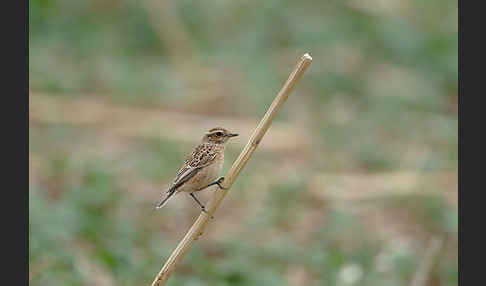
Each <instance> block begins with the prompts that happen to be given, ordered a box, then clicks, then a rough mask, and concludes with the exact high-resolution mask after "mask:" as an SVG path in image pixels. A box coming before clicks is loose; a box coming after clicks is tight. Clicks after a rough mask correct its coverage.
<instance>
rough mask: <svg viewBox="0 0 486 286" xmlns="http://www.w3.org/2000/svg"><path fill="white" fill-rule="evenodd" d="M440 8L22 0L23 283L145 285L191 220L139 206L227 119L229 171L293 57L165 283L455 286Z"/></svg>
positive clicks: (452, 134)
mask: <svg viewBox="0 0 486 286" xmlns="http://www.w3.org/2000/svg"><path fill="white" fill-rule="evenodd" d="M457 11H458V9H457V1H451V0H446V1H438V0H430V1H421V0H407V1H400V0H392V1H380V0H370V1H359V0H345V1H334V0H330V1H310V0H308V1H272V0H269V1H254V0H249V1H221V0H213V1H211V0H209V1H188V0H182V1H155V0H143V1H126V0H125V1H112V0H97V1H94V0H86V1H66V0H65V1H61V0H31V1H30V42H29V44H30V49H29V61H30V64H29V80H30V83H29V85H30V97H29V98H30V99H29V116H30V130H29V132H30V133H29V135H30V138H29V140H30V142H29V148H30V150H29V155H30V164H29V167H30V169H29V182H30V190H29V224H30V238H29V252H30V257H29V262H30V263H29V265H30V267H29V270H30V277H29V279H30V284H31V285H149V284H150V283H151V282H152V280H153V278H154V277H155V275H156V273H158V271H159V270H160V268H161V266H162V264H163V263H164V261H165V259H166V258H168V256H169V255H170V253H171V251H172V250H173V249H174V248H175V246H176V245H177V243H178V241H179V240H180V239H181V238H182V237H183V235H184V234H185V232H186V231H187V229H188V228H189V227H190V226H191V224H192V222H193V221H194V220H195V218H196V217H197V215H198V214H199V209H198V207H197V205H196V204H195V203H194V202H193V201H192V199H191V198H190V197H189V196H186V195H179V196H177V197H176V198H175V199H173V200H172V201H171V202H170V203H169V204H168V205H167V206H166V207H164V208H163V209H161V210H159V211H157V212H152V208H153V206H154V205H155V204H156V203H157V202H158V201H159V200H160V199H161V197H162V196H161V193H162V192H163V191H165V189H166V187H167V186H168V185H169V184H170V182H171V179H172V178H173V176H174V174H175V172H176V171H177V169H178V168H179V167H180V165H181V164H182V161H183V160H184V158H185V156H186V154H188V153H189V152H190V151H191V150H192V148H193V147H194V146H195V145H196V144H198V142H199V140H200V138H201V136H202V134H203V132H205V131H206V130H207V129H209V128H212V127H215V126H223V127H226V128H228V129H230V130H231V131H234V132H238V133H240V134H241V136H239V137H237V138H236V139H234V141H232V142H231V143H230V144H229V147H228V148H227V151H226V152H227V155H226V163H225V166H224V171H226V170H228V169H229V167H230V165H231V163H232V162H233V161H234V159H235V158H236V157H237V155H238V154H239V152H240V151H241V149H242V148H243V146H244V144H245V143H246V141H247V140H248V137H249V136H250V134H251V132H252V130H253V129H254V128H255V126H256V125H257V123H258V121H259V120H260V118H261V117H262V116H263V114H264V112H265V110H266V108H267V107H268V106H269V104H270V103H271V101H272V100H273V98H274V97H275V95H276V93H277V92H278V90H279V89H280V88H281V86H282V84H283V82H284V81H285V80H286V78H287V77H288V75H289V73H290V71H291V70H292V68H293V67H294V65H295V63H296V62H297V60H298V59H299V57H300V56H301V55H302V54H304V53H305V52H309V53H310V54H311V55H312V56H313V59H314V60H313V63H312V65H311V66H310V68H309V70H308V71H307V72H306V74H305V75H304V77H303V78H302V81H301V82H300V83H299V84H298V85H297V87H296V89H295V90H294V92H293V95H292V96H291V97H290V98H289V100H288V101H287V103H286V105H285V106H284V108H283V110H282V111H281V113H280V114H279V115H278V117H277V118H276V120H275V122H274V124H273V125H272V127H271V128H270V130H269V131H268V133H267V135H266V136H265V138H264V140H263V141H262V143H261V144H260V146H259V148H258V150H257V151H256V153H255V154H254V156H253V157H252V159H251V160H250V162H249V163H248V164H247V166H246V168H245V169H244V170H243V172H242V174H241V175H240V177H239V178H238V180H237V181H236V183H235V185H234V186H233V188H232V190H231V192H230V193H229V195H228V196H227V197H226V198H225V200H224V201H223V203H222V205H221V207H220V208H219V209H218V211H217V212H216V214H215V219H214V220H213V221H212V222H211V223H210V225H209V226H208V228H207V230H206V233H205V234H203V236H202V239H200V240H199V241H197V243H196V244H195V246H194V247H193V248H192V249H191V251H190V252H189V254H188V255H187V256H186V257H185V259H184V260H183V263H182V265H181V266H180V267H179V268H178V269H177V271H176V272H175V273H174V275H173V276H172V277H171V279H170V280H169V283H168V285H374V286H379V285H414V286H417V285H457V284H458V272H457V243H458V242H457V228H458V225H457V224H458V221H457V163H458V152H457V150H458V136H457V133H458V132H457V131H458V129H457V115H458V111H457V102H458V82H457V79H458V65H457V63H458V51H457V46H458V40H457V39H458V35H457ZM209 196H210V191H209V192H205V193H204V194H201V195H200V198H201V199H202V200H203V201H204V202H206V201H207V199H208V198H209ZM421 273H422V274H421ZM424 273H425V274H424ZM420 277H422V278H424V279H425V282H424V283H420V281H419V280H420ZM417 281H418V282H417Z"/></svg>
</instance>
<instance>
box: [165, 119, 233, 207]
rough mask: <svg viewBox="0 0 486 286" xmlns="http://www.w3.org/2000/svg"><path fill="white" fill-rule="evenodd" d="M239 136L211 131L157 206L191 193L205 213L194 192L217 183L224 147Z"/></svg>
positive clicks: (217, 130)
mask: <svg viewBox="0 0 486 286" xmlns="http://www.w3.org/2000/svg"><path fill="white" fill-rule="evenodd" d="M237 135H238V134H233V133H230V132H229V131H228V130H226V129H224V128H221V127H216V128H212V129H210V130H209V131H208V132H207V133H206V134H205V135H204V137H203V139H202V143H201V144H199V145H198V146H197V147H196V148H195V149H194V151H192V153H191V154H190V155H189V156H188V157H187V159H186V160H185V161H184V164H183V165H182V167H181V168H180V169H179V171H178V172H177V174H176V177H175V179H174V181H173V182H172V185H171V187H170V188H169V189H168V190H167V196H166V197H165V199H163V200H162V201H161V202H160V203H159V204H158V206H157V208H161V207H163V206H164V205H165V204H166V203H167V201H168V200H169V198H171V197H172V196H173V195H174V194H177V193H179V192H189V193H190V194H191V196H192V197H193V198H194V199H195V200H196V202H197V203H198V204H199V205H200V206H201V208H202V209H203V211H204V206H203V205H202V204H201V203H200V202H199V201H198V200H197V198H196V197H195V196H194V194H193V192H197V191H200V190H203V189H205V188H206V187H207V186H208V185H212V184H219V183H217V182H216V178H218V175H219V173H220V172H221V168H222V167H223V162H224V147H225V143H226V142H227V141H228V139H229V138H231V137H234V136H237Z"/></svg>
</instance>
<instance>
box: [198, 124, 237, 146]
mask: <svg viewBox="0 0 486 286" xmlns="http://www.w3.org/2000/svg"><path fill="white" fill-rule="evenodd" d="M235 136H238V134H236V133H231V132H229V131H228V130H226V129H224V128H221V127H215V128H212V129H209V131H208V132H206V134H204V137H203V140H202V141H203V142H207V143H215V144H223V143H226V142H227V141H228V139H230V138H231V137H235Z"/></svg>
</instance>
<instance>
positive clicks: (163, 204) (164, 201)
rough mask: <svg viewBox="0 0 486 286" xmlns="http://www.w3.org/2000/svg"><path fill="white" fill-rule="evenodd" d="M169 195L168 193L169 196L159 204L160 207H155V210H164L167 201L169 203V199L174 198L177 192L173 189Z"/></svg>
mask: <svg viewBox="0 0 486 286" xmlns="http://www.w3.org/2000/svg"><path fill="white" fill-rule="evenodd" d="M167 193H168V194H167V196H166V197H165V199H163V200H162V201H161V202H160V203H159V204H158V205H157V206H156V207H155V209H160V208H162V207H163V206H165V204H166V203H167V201H169V199H170V198H171V197H172V195H174V194H175V193H176V192H175V190H172V189H171V190H169V191H168V192H167Z"/></svg>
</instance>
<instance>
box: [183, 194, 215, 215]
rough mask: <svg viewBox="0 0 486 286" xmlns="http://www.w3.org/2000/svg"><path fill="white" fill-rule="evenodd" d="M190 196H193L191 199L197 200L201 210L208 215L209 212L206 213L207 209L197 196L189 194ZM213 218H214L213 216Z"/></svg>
mask: <svg viewBox="0 0 486 286" xmlns="http://www.w3.org/2000/svg"><path fill="white" fill-rule="evenodd" d="M189 195H191V197H193V198H194V199H195V200H196V203H197V204H198V205H199V206H200V207H201V210H202V211H203V212H205V213H206V214H208V212H207V211H206V207H205V206H204V205H203V204H201V202H200V201H199V200H198V199H197V198H196V196H195V195H194V193H189ZM211 218H214V217H213V216H211Z"/></svg>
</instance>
